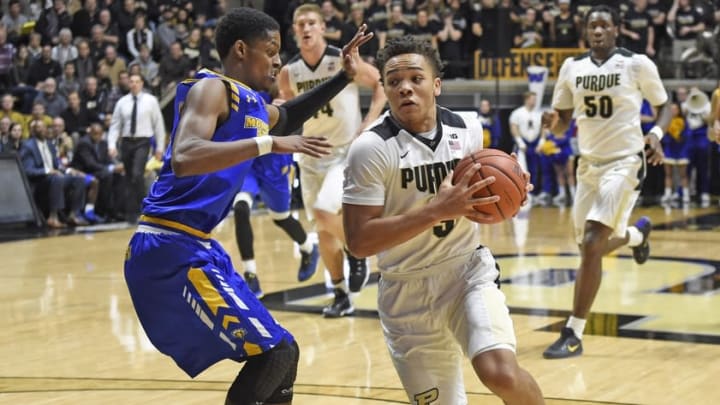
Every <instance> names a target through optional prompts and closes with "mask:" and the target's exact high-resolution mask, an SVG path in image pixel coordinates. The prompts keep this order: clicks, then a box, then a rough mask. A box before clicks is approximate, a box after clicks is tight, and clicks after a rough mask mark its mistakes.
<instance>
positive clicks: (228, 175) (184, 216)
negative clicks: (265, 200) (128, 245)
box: [143, 69, 269, 233]
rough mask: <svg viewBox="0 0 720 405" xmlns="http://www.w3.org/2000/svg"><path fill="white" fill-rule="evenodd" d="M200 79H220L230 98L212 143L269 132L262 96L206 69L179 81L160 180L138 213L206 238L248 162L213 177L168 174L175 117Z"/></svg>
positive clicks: (223, 212) (239, 183) (226, 208)
mask: <svg viewBox="0 0 720 405" xmlns="http://www.w3.org/2000/svg"><path fill="white" fill-rule="evenodd" d="M206 78H219V79H221V80H223V81H224V82H225V84H226V85H227V87H228V92H229V96H230V115H229V117H228V118H227V120H226V121H225V122H224V123H222V125H221V126H220V127H219V128H217V130H216V131H215V134H213V137H212V140H213V141H216V142H229V141H236V140H239V139H247V138H253V137H256V136H264V135H268V133H269V126H268V115H267V111H266V110H265V100H264V99H263V97H261V96H260V95H259V94H258V93H257V92H256V91H254V90H252V89H251V88H249V87H247V86H245V85H244V84H242V83H240V82H238V81H236V80H233V79H231V78H228V77H225V76H223V75H221V74H219V73H215V72H213V71H210V70H207V69H202V70H200V71H199V72H198V73H197V74H196V75H195V77H194V78H192V79H188V80H185V81H183V82H182V83H180V84H179V85H178V87H177V95H176V96H175V118H174V120H173V130H172V134H171V136H170V142H169V148H168V149H167V151H166V152H165V156H164V158H163V167H162V169H161V170H160V175H159V177H158V179H157V180H156V181H155V183H153V185H152V187H151V189H150V193H149V195H148V196H147V197H146V198H145V200H144V201H143V214H144V215H147V216H150V217H154V218H162V219H165V220H169V221H174V222H178V223H181V224H183V225H186V226H188V227H191V228H194V229H197V230H200V231H202V232H205V233H209V232H211V231H212V230H213V228H215V226H217V224H219V223H220V221H221V220H222V219H223V218H225V217H226V216H227V214H228V211H229V210H230V207H231V205H232V202H233V198H234V197H235V194H237V192H238V191H239V190H240V188H241V186H242V182H243V179H244V178H245V175H246V174H247V172H248V170H250V166H251V165H252V160H248V161H246V162H242V163H240V164H237V165H235V166H232V167H228V168H226V169H224V170H221V171H218V172H214V173H208V174H201V175H196V176H187V177H177V176H175V174H174V173H173V171H172V166H171V156H172V147H173V142H174V140H175V131H176V130H177V125H178V122H179V121H180V112H181V110H182V107H183V104H184V102H185V99H186V97H187V94H188V92H189V91H190V89H191V88H192V86H193V85H194V84H195V83H197V82H198V81H200V80H202V79H206ZM156 225H157V223H156Z"/></svg>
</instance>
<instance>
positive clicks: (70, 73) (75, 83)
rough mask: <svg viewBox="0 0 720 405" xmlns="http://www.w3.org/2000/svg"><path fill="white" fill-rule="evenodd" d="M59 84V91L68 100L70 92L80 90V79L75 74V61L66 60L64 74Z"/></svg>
mask: <svg viewBox="0 0 720 405" xmlns="http://www.w3.org/2000/svg"><path fill="white" fill-rule="evenodd" d="M59 80H60V81H59V82H58V84H57V87H58V89H57V92H58V94H60V95H61V96H63V97H64V98H65V99H66V100H67V96H68V94H70V93H72V92H73V91H80V81H79V80H78V78H77V76H76V75H75V63H73V62H65V66H64V69H63V74H62V76H60V79H59Z"/></svg>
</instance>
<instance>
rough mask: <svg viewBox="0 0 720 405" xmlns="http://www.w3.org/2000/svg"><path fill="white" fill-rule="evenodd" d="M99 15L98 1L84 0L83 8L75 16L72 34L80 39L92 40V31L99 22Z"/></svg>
mask: <svg viewBox="0 0 720 405" xmlns="http://www.w3.org/2000/svg"><path fill="white" fill-rule="evenodd" d="M99 14H100V10H99V9H98V7H97V0H84V1H83V7H82V8H81V9H80V10H78V11H76V12H75V14H73V20H72V26H71V28H72V32H73V33H74V34H75V35H76V36H78V37H83V38H90V35H91V31H90V29H91V28H92V26H93V24H95V22H96V21H98V20H99Z"/></svg>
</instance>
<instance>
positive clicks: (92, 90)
mask: <svg viewBox="0 0 720 405" xmlns="http://www.w3.org/2000/svg"><path fill="white" fill-rule="evenodd" d="M80 99H81V103H82V105H83V106H84V107H85V109H87V110H88V112H89V113H90V114H93V115H96V116H97V117H99V118H100V119H103V117H104V116H105V110H104V109H103V107H104V105H105V102H106V101H107V94H106V93H104V92H101V91H100V89H99V87H98V81H97V77H95V76H88V77H86V78H85V88H84V89H83V90H82V92H81V93H80Z"/></svg>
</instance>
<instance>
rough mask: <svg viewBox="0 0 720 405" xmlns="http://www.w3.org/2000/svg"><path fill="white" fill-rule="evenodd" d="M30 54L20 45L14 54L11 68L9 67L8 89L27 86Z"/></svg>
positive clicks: (25, 47)
mask: <svg viewBox="0 0 720 405" xmlns="http://www.w3.org/2000/svg"><path fill="white" fill-rule="evenodd" d="M30 62H32V60H31V58H30V54H29V53H28V48H27V46H25V45H20V47H19V48H18V49H17V52H15V58H14V59H13V63H12V66H11V67H10V88H11V89H12V88H13V87H18V86H25V85H27V80H28V73H29V72H30Z"/></svg>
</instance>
